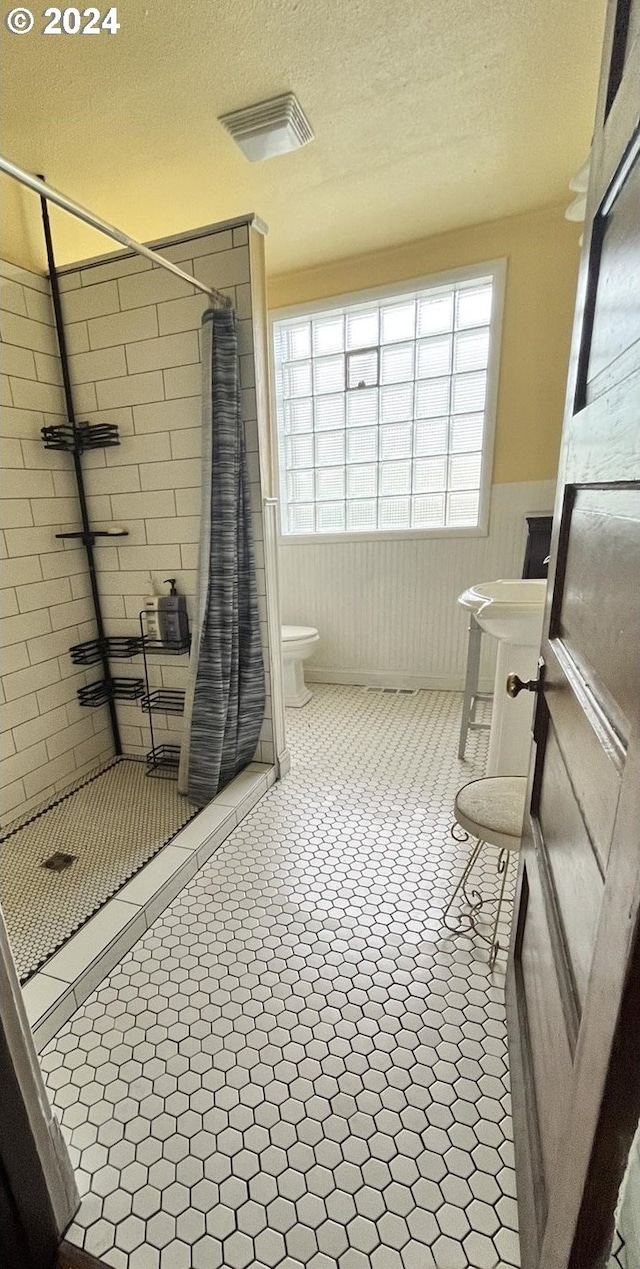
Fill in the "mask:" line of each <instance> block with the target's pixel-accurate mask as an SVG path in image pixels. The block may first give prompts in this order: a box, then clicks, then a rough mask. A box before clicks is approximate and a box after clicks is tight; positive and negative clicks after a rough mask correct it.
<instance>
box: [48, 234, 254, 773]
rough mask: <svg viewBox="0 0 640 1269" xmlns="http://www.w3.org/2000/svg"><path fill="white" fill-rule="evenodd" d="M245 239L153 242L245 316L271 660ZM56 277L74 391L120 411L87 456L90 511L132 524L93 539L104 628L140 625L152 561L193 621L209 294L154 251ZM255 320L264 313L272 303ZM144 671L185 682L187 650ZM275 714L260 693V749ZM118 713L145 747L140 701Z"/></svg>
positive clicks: (177, 684)
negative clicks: (111, 432)
mask: <svg viewBox="0 0 640 1269" xmlns="http://www.w3.org/2000/svg"><path fill="white" fill-rule="evenodd" d="M250 232H252V233H254V232H256V231H255V230H251V231H250ZM248 244H249V231H248V228H247V226H239V227H237V228H235V229H229V228H226V229H221V230H219V231H217V232H216V231H213V232H211V233H207V234H205V235H197V236H193V237H191V238H189V237H185V238H184V239H183V240H182V241H180V242H179V243H175V242H174V243H172V244H171V245H169V246H166V247H162V246H161V247H160V248H159V250H160V251H161V252H162V254H163V255H165V256H167V258H168V259H171V260H173V261H175V262H176V263H178V264H179V265H180V267H181V268H182V269H184V271H185V272H186V273H192V274H194V275H195V276H196V277H198V278H200V279H201V280H202V281H204V282H206V283H207V284H208V285H211V286H215V287H217V288H218V289H220V290H223V291H224V292H225V294H227V295H229V296H230V297H231V299H232V300H233V302H234V305H235V307H236V311H237V313H238V317H239V319H240V323H239V332H240V350H241V362H240V367H241V382H242V388H243V390H242V410H243V419H244V426H245V434H246V439H247V449H248V451H249V458H250V478H251V496H252V509H253V523H254V532H255V538H256V544H257V556H258V563H259V570H258V591H259V596H260V609H261V612H260V615H261V622H262V631H263V641H264V648H265V665H266V666H267V667H268V664H269V658H268V647H267V634H266V613H265V599H264V596H265V578H264V567H263V554H262V549H261V543H262V539H263V533H262V497H263V491H262V488H261V484H260V473H259V469H258V463H257V461H256V460H257V451H258V423H257V414H256V403H255V394H254V392H253V382H254V362H253V325H252V318H253V314H252V306H251V278H250V260H249V246H248ZM60 281H61V288H62V292H63V294H62V304H63V313H64V318H65V328H66V330H67V332H68V333H69V334H70V347H71V348H72V350H73V353H72V356H71V357H70V364H71V376H72V383H73V387H74V398H75V397H77V396H78V394H83V396H84V399H85V401H86V406H85V407H84V408H86V411H87V418H88V419H89V421H90V422H112V423H116V424H117V425H118V428H119V431H120V436H121V441H122V443H121V445H120V446H119V447H118V448H114V449H107V450H101V451H97V452H95V453H93V454H92V455H91V456H90V459H88V460H87V461H86V463H85V468H86V486H87V493H88V501H89V511H90V514H91V517H92V520H93V521H94V522H95V524H96V527H99V528H106V527H107V526H108V525H109V524H115V525H119V526H120V525H121V526H122V527H124V528H126V529H128V532H129V536H128V537H127V538H126V539H123V540H121V541H120V543H118V542H117V541H115V540H114V541H113V542H112V543H108V544H107V545H104V544H100V545H99V546H98V548H97V551H96V558H97V563H98V569H99V576H100V590H101V594H102V595H103V596H104V615H105V624H106V629H107V633H108V634H113V635H126V634H132V633H135V632H137V631H138V629H139V625H138V621H139V613H140V610H141V608H142V606H143V598H144V596H145V594H147V593H148V591H149V589H150V578H149V575H150V574H151V575H152V577H153V579H154V582H155V583H156V584H157V585H158V586H159V587H160V589H162V583H163V581H164V579H165V578H166V577H175V578H176V581H177V586H178V590H180V591H181V592H183V593H184V594H186V595H187V604H188V610H189V615H190V619H191V620H192V619H193V597H194V591H195V581H196V566H197V552H198V541H199V535H200V475H201V466H200V453H201V365H200V339H199V332H200V325H201V318H202V313H203V312H204V310H205V308H206V307H207V299H206V296H204V295H202V294H201V293H199V292H196V291H195V289H194V288H193V287H190V286H189V284H188V283H187V282H182V281H181V280H180V279H179V278H176V277H173V276H172V275H171V274H168V273H163V272H162V271H160V270H159V269H154V268H153V267H152V266H151V264H150V263H147V262H145V261H141V260H140V259H136V260H132V259H131V258H129V257H123V258H122V259H120V260H117V259H114V260H112V261H109V262H107V263H105V264H97V265H93V266H88V267H87V266H83V267H79V268H76V269H68V270H65V272H64V273H63V274H62V276H61V279H60ZM260 320H264V321H265V322H266V315H260ZM80 399H83V397H82V396H81V398H80ZM43 500H44V501H45V502H46V500H47V494H45V493H43ZM118 672H119V673H122V674H125V675H131V676H134V675H137V674H139V673H141V663H140V659H139V658H134V659H132V661H131V662H130V663H128V662H119V663H118ZM150 675H151V679H152V685H153V686H155V687H172V688H182V687H184V686H185V684H186V676H187V660H186V658H182V657H181V658H177V657H170V656H164V657H161V656H154V658H153V661H152V663H150ZM267 692H269V676H268V675H267ZM271 713H272V711H271V703H270V700H269V699H268V700H267V711H266V718H265V723H264V726H263V729H262V733H261V738H260V743H259V745H258V749H257V752H256V755H255V756H256V760H257V761H260V762H268V763H271V762H273V760H274V747H273V733H272V723H271ZM118 720H119V724H120V730H121V737H122V742H123V747H124V749H125V752H126V753H129V754H138V755H141V754H144V753H146V752H147V750H148V749H149V744H150V741H149V729H148V723H147V716H146V715H144V714H143V713H142V711H141V710H140V708H139V706H138V705H137V703H135V702H134V703H123V704H118ZM181 731H182V719H181V718H180V717H175V716H173V717H172V716H171V715H161V714H160V715H158V714H157V715H155V716H154V734H155V743H156V745H161V744H176V743H179V741H180V733H181Z"/></svg>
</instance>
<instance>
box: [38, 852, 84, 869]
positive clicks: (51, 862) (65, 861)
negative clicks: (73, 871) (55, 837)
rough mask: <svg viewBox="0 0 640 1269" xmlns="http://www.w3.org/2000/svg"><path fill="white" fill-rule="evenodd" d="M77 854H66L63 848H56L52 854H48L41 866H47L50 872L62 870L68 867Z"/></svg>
mask: <svg viewBox="0 0 640 1269" xmlns="http://www.w3.org/2000/svg"><path fill="white" fill-rule="evenodd" d="M77 858H78V856H77V855H67V854H65V852H64V851H63V850H57V851H56V852H55V854H54V855H50V856H49V858H48V859H45V860H44V862H43V864H42V867H43V868H48V869H49V871H50V872H64V870H65V868H70V867H71V864H72V863H73V861H74V859H77Z"/></svg>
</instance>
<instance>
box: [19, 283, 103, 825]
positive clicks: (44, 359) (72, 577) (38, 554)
mask: <svg viewBox="0 0 640 1269" xmlns="http://www.w3.org/2000/svg"><path fill="white" fill-rule="evenodd" d="M0 336H1V339H2V348H1V369H2V382H3V396H2V400H3V406H4V408H3V410H2V415H1V425H0V430H1V436H2V452H1V461H2V469H3V479H2V500H1V503H0V522H1V525H2V532H1V541H2V555H3V559H2V565H1V573H0V584H1V586H2V594H1V596H0V604H1V611H2V619H1V621H0V639H1V643H2V665H1V669H2V677H1V678H0V702H1V703H0V717H1V723H0V726H1V730H2V757H1V760H0V782H1V784H2V815H3V820H4V822H7V821H9V820H11V819H13V818H14V817H15V816H16V815H19V814H22V813H23V812H24V811H28V810H29V808H30V807H31V806H35V805H37V804H38V803H40V802H41V801H43V800H46V799H49V798H53V797H55V796H56V794H58V793H59V792H60V790H61V789H63V788H64V786H65V785H67V784H69V783H70V781H72V780H75V779H77V778H78V776H82V774H83V772H85V771H89V770H90V769H91V768H92V767H95V766H97V765H98V764H99V763H100V762H102V761H104V760H105V759H107V758H108V757H109V756H110V755H111V753H112V745H111V734H110V731H109V727H108V718H107V711H106V709H105V708H104V707H102V708H98V709H95V710H88V709H83V708H82V707H81V706H80V705H79V704H78V698H77V689H78V688H79V687H82V686H83V685H84V684H85V683H86V682H88V681H90V679H91V671H89V670H86V669H78V667H77V666H74V665H72V663H71V659H70V657H69V653H68V649H69V647H70V646H71V644H74V643H79V642H80V641H81V640H83V639H87V638H90V637H91V636H92V634H93V633H94V626H93V610H92V607H91V603H90V600H89V598H88V585H87V572H86V561H85V558H84V551H82V550H78V549H77V547H75V546H72V544H68V545H67V548H66V549H65V546H64V544H63V543H62V542H61V541H60V540H58V539H56V536H55V535H56V533H61V532H64V531H66V530H69V529H76V528H77V527H78V515H79V513H78V504H77V499H76V495H75V488H74V482H73V477H72V474H71V471H70V460H69V458H68V456H67V455H66V454H61V453H57V452H56V451H50V452H47V451H46V450H45V448H44V446H43V444H42V439H41V436H40V429H41V427H43V426H45V425H46V424H53V423H59V422H62V421H64V418H65V411H64V401H63V395H62V389H61V388H60V386H59V384H60V379H61V376H60V361H59V357H58V348H57V341H56V334H55V330H54V327H53V312H52V308H51V299H50V294H49V283H48V281H47V279H46V278H43V277H41V276H40V275H38V274H34V273H30V272H27V270H25V269H19V268H17V267H16V266H15V265H10V264H5V263H4V262H0ZM102 501H103V507H102V513H103V514H107V515H109V514H110V509H109V506H108V498H105V499H103V500H102ZM94 677H95V676H94Z"/></svg>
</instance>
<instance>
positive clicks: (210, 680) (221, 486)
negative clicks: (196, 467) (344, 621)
mask: <svg viewBox="0 0 640 1269" xmlns="http://www.w3.org/2000/svg"><path fill="white" fill-rule="evenodd" d="M202 375H203V378H202V514H201V528H200V553H199V559H198V576H197V588H196V612H195V618H194V625H193V637H192V646H191V657H190V662H189V682H188V686H187V692H186V701H185V720H184V722H185V725H184V733H183V742H182V747H181V755H180V772H179V789H180V792H181V793H187V794H188V796H189V798H190V799H191V801H193V802H195V803H196V804H197V805H198V806H204V805H205V803H207V802H209V801H211V798H213V797H215V795H216V793H218V792H219V791H220V790H221V789H222V788H224V786H225V784H228V783H229V781H230V780H232V779H233V777H234V776H235V775H237V773H238V772H239V771H241V770H242V768H243V767H245V766H246V765H247V763H248V762H251V759H252V758H253V756H254V753H255V749H256V745H257V743H258V738H259V735H260V728H261V726H262V719H263V716H264V707H265V676H264V663H263V659H262V644H261V638H260V620H259V614H258V593H257V585H256V574H255V563H254V553H253V536H252V530H251V506H250V499H249V484H248V476H247V464H246V453H245V438H244V427H243V423H242V416H241V412H240V380H239V362H238V336H237V326H236V315H235V313H234V311H233V310H232V309H210V310H208V311H207V312H206V313H204V315H203V318H202Z"/></svg>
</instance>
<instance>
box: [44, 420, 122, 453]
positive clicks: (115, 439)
mask: <svg viewBox="0 0 640 1269" xmlns="http://www.w3.org/2000/svg"><path fill="white" fill-rule="evenodd" d="M40 431H41V433H42V439H43V441H44V447H45V449H58V450H63V451H64V452H65V453H67V454H83V453H86V451H87V450H91V449H111V448H112V447H113V446H114V445H119V444H120V437H119V435H118V428H117V426H116V424H115V423H77V424H76V426H75V427H74V426H73V424H72V423H59V424H55V425H53V426H50V427H43V428H41V429H40Z"/></svg>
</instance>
